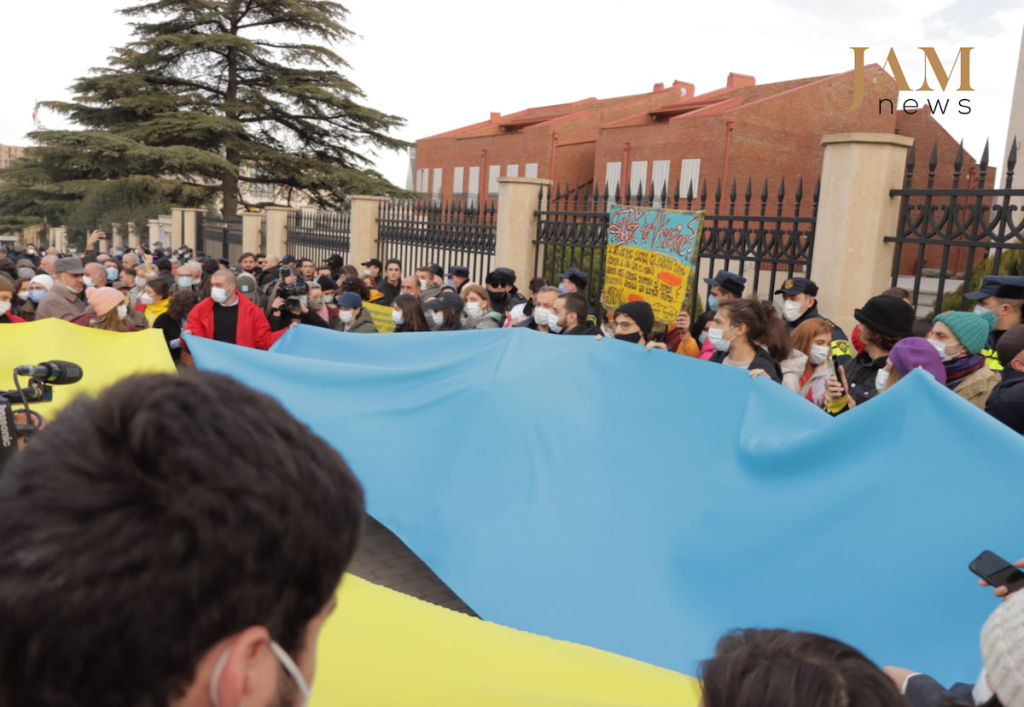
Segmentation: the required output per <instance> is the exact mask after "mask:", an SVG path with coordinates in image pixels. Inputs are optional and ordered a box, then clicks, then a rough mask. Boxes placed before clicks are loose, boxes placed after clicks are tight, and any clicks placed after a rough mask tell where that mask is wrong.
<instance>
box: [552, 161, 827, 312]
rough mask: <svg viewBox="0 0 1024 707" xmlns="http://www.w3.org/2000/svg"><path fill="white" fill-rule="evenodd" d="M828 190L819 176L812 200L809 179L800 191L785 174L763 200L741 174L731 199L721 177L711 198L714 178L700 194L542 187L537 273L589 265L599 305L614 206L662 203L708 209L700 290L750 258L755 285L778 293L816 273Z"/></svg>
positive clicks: (749, 288) (591, 294)
mask: <svg viewBox="0 0 1024 707" xmlns="http://www.w3.org/2000/svg"><path fill="white" fill-rule="evenodd" d="M773 191H774V194H773ZM820 191H821V183H820V179H819V180H818V183H817V184H816V185H815V187H814V191H813V193H812V195H811V203H810V205H806V204H804V186H803V179H802V178H801V179H800V180H799V181H798V182H797V187H796V190H795V191H794V192H793V193H792V194H789V193H788V192H787V191H786V182H785V179H781V180H780V181H779V184H778V188H777V189H775V190H771V189H770V188H769V182H768V179H765V180H764V183H763V185H762V187H761V190H760V195H759V197H758V198H757V199H756V200H755V198H754V192H753V182H752V180H750V179H748V180H747V185H746V189H745V190H744V192H743V195H742V198H741V197H740V196H739V195H738V193H737V184H736V180H733V182H732V187H731V188H730V190H729V194H728V196H727V197H726V200H725V201H723V199H722V184H721V182H719V183H718V185H717V186H716V187H715V191H714V194H713V196H712V198H713V201H711V202H710V203H709V202H708V185H707V180H705V181H704V183H703V184H702V185H701V188H700V194H699V196H698V195H695V194H694V193H693V186H692V184H691V185H690V186H689V187H688V188H687V193H686V194H685V195H681V194H674V195H671V196H670V195H669V194H667V193H666V191H665V190H664V189H663V190H662V191H661V193H660V194H655V190H654V189H653V188H648V191H647V193H646V194H644V192H643V190H642V189H641V190H640V191H639V192H638V193H636V194H632V193H629V192H627V193H626V194H625V196H624V197H623V196H622V195H621V194H620V193H619V192H618V191H616V193H615V194H613V195H612V194H609V193H608V191H607V189H606V190H605V191H604V193H599V192H597V191H591V189H590V186H589V185H582V186H578V187H575V188H572V187H570V186H569V185H565V186H564V187H562V186H557V187H556V188H555V191H554V193H553V194H552V193H551V192H550V191H546V192H544V193H542V194H541V204H540V206H543V204H544V200H545V197H547V206H546V208H538V210H537V216H538V224H537V240H536V241H535V244H536V251H535V252H536V255H535V260H534V275H535V276H540V277H543V278H545V279H546V280H547V281H548V282H549V283H552V284H557V281H558V274H559V273H563V272H565V271H566V270H567V269H568V268H570V267H575V268H577V269H579V270H582V271H583V272H585V273H587V275H588V278H589V281H590V285H589V287H588V295H589V298H590V300H591V302H592V304H594V305H595V306H597V304H598V301H599V299H600V296H601V292H602V291H603V290H604V277H605V249H606V247H607V244H608V224H609V211H610V209H611V207H612V206H614V205H621V206H645V207H656V206H662V207H663V208H668V209H673V210H685V211H694V210H698V211H705V212H706V213H705V217H704V233H703V234H702V237H701V241H700V251H699V256H698V258H699V259H698V263H697V268H696V272H697V273H698V275H699V277H695V278H694V284H693V288H694V289H693V294H694V295H696V294H697V292H698V290H699V285H700V284H701V282H702V277H703V276H705V275H702V273H703V274H707V273H711V274H713V273H714V272H715V271H716V270H718V269H719V268H721V269H725V270H730V271H732V272H741V271H742V270H743V266H745V265H748V264H749V265H752V266H753V282H752V283H751V282H748V284H747V291H748V292H750V293H753V292H762V293H763V294H764V293H767V294H770V293H772V292H774V291H775V290H776V288H777V285H778V284H780V282H781V281H782V280H786V279H788V278H791V277H793V276H795V275H800V276H802V277H810V273H811V259H812V256H813V254H814V230H815V223H816V221H817V215H818V197H819V193H820ZM770 195H772V196H771V197H770ZM780 275H781V276H782V277H780ZM762 278H767V283H766V284H767V288H766V289H765V288H763V287H762ZM709 289H710V288H707V287H706V290H709ZM705 294H707V292H705ZM691 301H692V302H693V306H694V307H696V301H697V298H696V297H692V298H691Z"/></svg>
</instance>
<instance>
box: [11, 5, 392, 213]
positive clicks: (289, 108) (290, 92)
mask: <svg viewBox="0 0 1024 707" xmlns="http://www.w3.org/2000/svg"><path fill="white" fill-rule="evenodd" d="M121 14H123V15H125V16H127V17H128V18H130V19H131V20H132V22H131V27H132V30H133V41H131V42H130V43H129V44H128V46H126V47H124V48H121V49H117V50H115V53H114V55H113V56H112V57H111V58H110V60H109V61H110V65H109V66H108V67H107V68H103V69H94V70H93V71H92V74H91V75H90V76H87V77H83V78H80V79H78V80H77V81H76V82H75V83H74V85H73V87H72V88H73V91H74V94H75V100H74V101H73V102H69V103H64V102H49V103H45V104H44V105H45V106H46V107H48V108H50V109H52V110H55V111H57V112H59V113H61V114H63V115H65V116H67V117H68V118H69V119H70V120H71V121H72V122H73V123H75V124H77V125H80V126H82V127H83V128H84V129H83V130H74V131H64V130H60V131H38V132H35V133H32V134H31V135H30V137H31V138H32V139H33V140H34V141H36V142H37V143H38V145H39V146H38V147H36V148H33V149H30V150H29V154H28V156H27V157H26V159H25V160H23V161H21V162H20V163H18V164H16V165H15V166H14V167H12V168H10V169H9V170H6V171H5V173H4V175H3V177H4V181H5V184H4V186H3V188H2V193H0V209H2V210H3V211H7V212H10V211H11V209H12V208H18V207H20V208H21V209H23V211H22V213H25V212H32V213H34V212H37V211H50V212H52V211H53V210H54V209H57V210H58V211H59V210H60V209H62V208H63V209H65V210H67V209H68V208H72V207H73V205H74V204H76V203H80V202H82V201H83V200H85V199H87V198H89V197H91V198H92V200H93V201H96V200H97V197H96V195H95V191H96V190H101V191H103V192H104V194H103V197H102V198H101V199H100V200H101V201H104V200H105V201H113V202H117V201H118V200H119V199H120V200H121V201H122V202H124V208H123V209H122V210H133V209H136V208H137V207H138V206H139V205H140V204H141V202H142V201H144V200H145V199H147V198H151V199H153V200H155V201H158V202H161V203H167V202H175V203H179V204H181V205H183V206H184V205H188V206H194V205H200V204H204V203H210V202H212V201H214V200H217V201H219V202H220V205H221V207H222V209H223V212H224V213H225V214H234V213H236V212H237V210H238V208H239V206H259V205H261V204H266V203H271V202H272V201H273V198H270V197H269V195H268V194H267V192H266V188H265V185H273V187H274V188H275V192H276V193H277V194H281V195H283V196H285V197H286V198H291V197H295V198H298V197H300V196H303V197H304V198H306V199H309V200H310V201H311V202H312V203H314V204H316V205H318V206H320V207H322V208H339V207H341V206H342V204H343V202H344V199H345V196H346V195H347V194H352V193H363V194H390V193H396V192H397V191H398V190H397V188H396V187H394V186H393V185H391V184H390V183H389V182H388V181H387V180H385V179H384V178H383V177H382V176H381V175H380V174H379V173H377V172H376V171H373V170H372V169H371V166H372V156H373V155H374V154H377V152H378V151H380V150H382V149H383V150H399V149H403V148H405V147H407V143H404V142H402V141H401V140H398V139H396V138H394V137H392V136H391V134H390V133H391V132H392V131H393V130H394V129H396V128H398V127H400V126H402V125H403V124H404V121H403V120H402V119H401V118H399V117H397V116H393V115H387V114H385V113H382V112H380V111H377V110H375V109H373V108H370V107H368V106H366V105H364V104H363V103H361V102H360V101H361V100H362V99H364V98H365V96H364V95H363V93H362V91H360V89H359V87H358V86H356V85H355V84H354V83H353V82H352V81H350V80H349V79H348V78H346V77H345V76H344V75H343V74H342V71H343V70H345V69H347V68H349V67H348V65H347V64H346V63H345V61H344V60H343V59H342V58H341V57H340V56H339V55H338V54H337V53H336V52H335V50H334V49H333V48H332V47H334V46H337V45H338V44H340V43H343V42H345V41H346V40H348V39H349V38H350V37H351V36H352V32H351V30H349V29H348V28H347V27H346V26H345V25H344V24H343V23H344V22H345V21H346V19H347V14H348V13H347V10H346V9H345V8H344V7H343V6H342V5H340V4H338V3H336V2H331V1H329V0H154V1H153V2H148V3H145V4H142V5H137V6H134V7H130V8H128V9H125V10H121ZM252 185H263V188H258V189H251V186H252ZM16 205H17V206H16Z"/></svg>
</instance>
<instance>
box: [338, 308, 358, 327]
mask: <svg viewBox="0 0 1024 707" xmlns="http://www.w3.org/2000/svg"><path fill="white" fill-rule="evenodd" d="M354 318H355V315H354V314H352V310H351V309H343V310H341V311H340V312H338V319H340V320H341V321H342V323H343V324H351V323H352V320H353V319H354Z"/></svg>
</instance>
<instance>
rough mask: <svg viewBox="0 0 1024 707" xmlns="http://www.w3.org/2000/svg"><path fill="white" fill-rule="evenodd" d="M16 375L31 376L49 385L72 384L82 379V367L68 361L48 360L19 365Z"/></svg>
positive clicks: (15, 371)
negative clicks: (35, 364)
mask: <svg viewBox="0 0 1024 707" xmlns="http://www.w3.org/2000/svg"><path fill="white" fill-rule="evenodd" d="M14 373H15V375H19V376H31V377H32V378H36V379H38V380H40V381H42V382H43V383H45V384H48V385H70V384H71V383H77V382H78V381H80V380H82V367H81V366H78V365H76V364H74V363H69V362H67V361H47V362H46V363H40V364H39V365H38V366H18V367H17V368H15V369H14Z"/></svg>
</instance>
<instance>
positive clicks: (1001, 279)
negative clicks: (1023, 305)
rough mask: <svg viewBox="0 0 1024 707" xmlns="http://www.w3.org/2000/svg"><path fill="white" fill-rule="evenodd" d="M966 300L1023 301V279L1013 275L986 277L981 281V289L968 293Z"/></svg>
mask: <svg viewBox="0 0 1024 707" xmlns="http://www.w3.org/2000/svg"><path fill="white" fill-rule="evenodd" d="M964 297H966V298H967V299H974V300H978V299H985V298H986V297H999V298H1001V299H1024V277H1019V276H1015V275H986V276H985V277H983V278H982V279H981V289H980V290H978V291H977V292H968V293H967V294H966V295H964Z"/></svg>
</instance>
